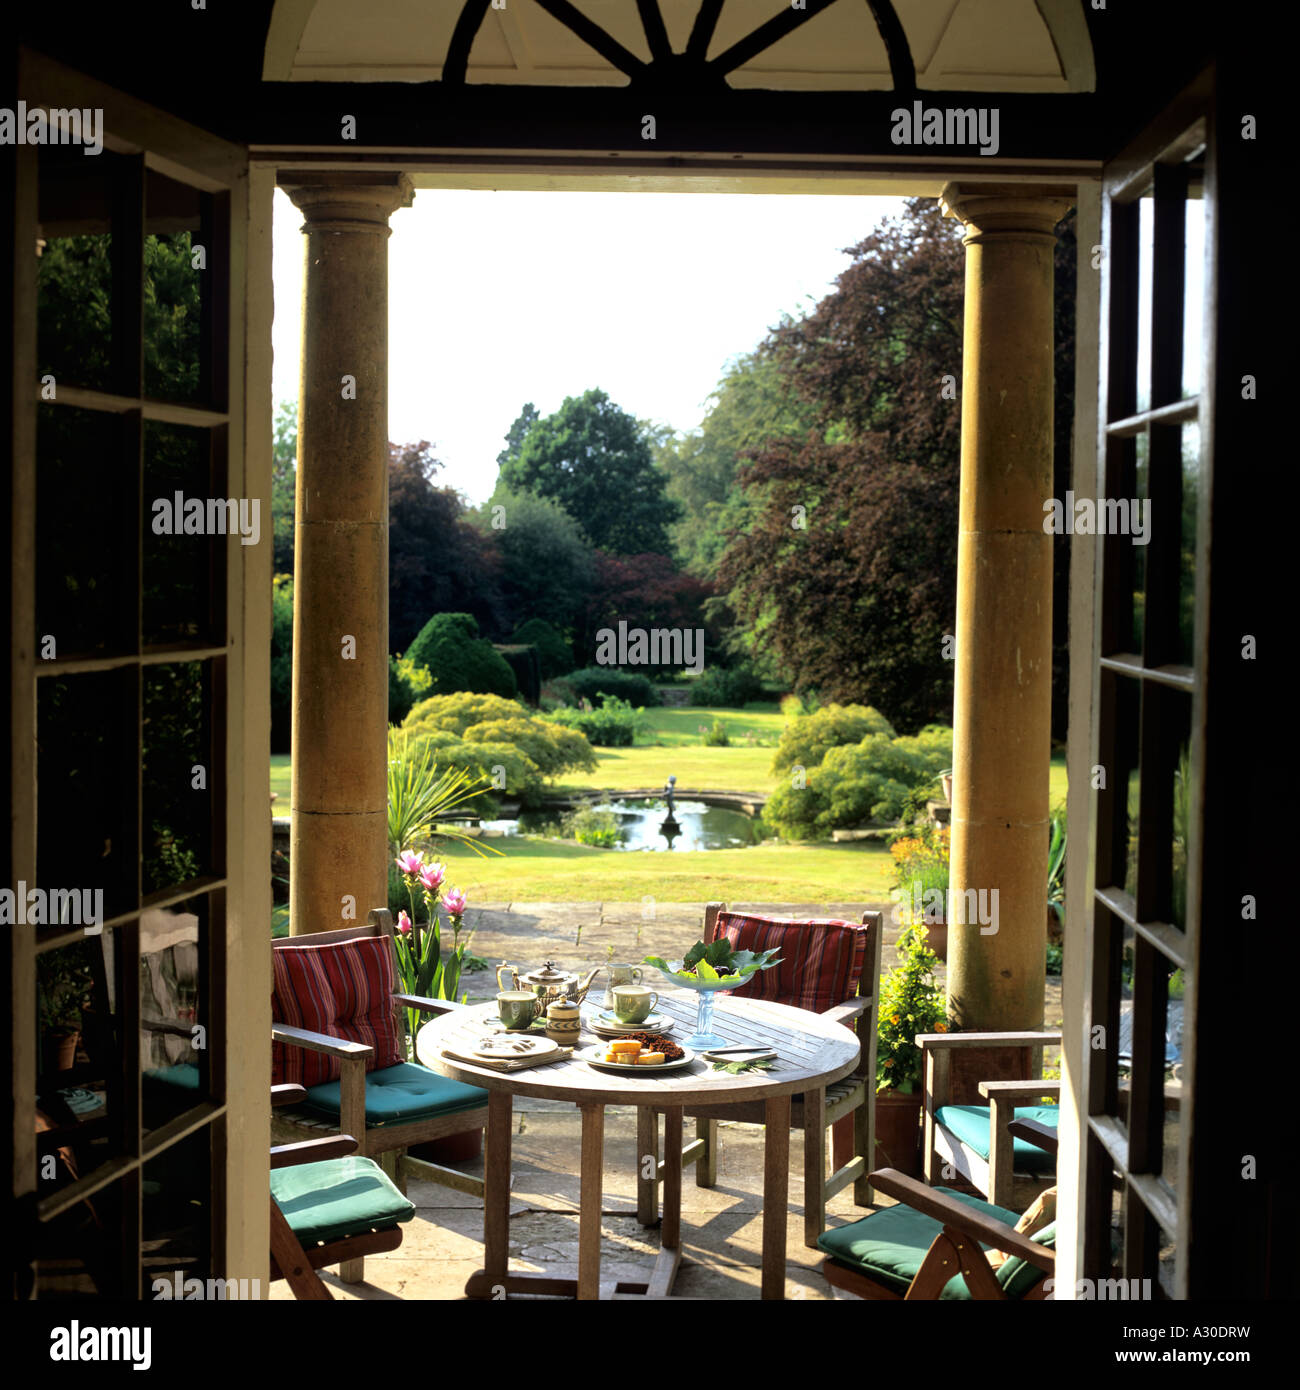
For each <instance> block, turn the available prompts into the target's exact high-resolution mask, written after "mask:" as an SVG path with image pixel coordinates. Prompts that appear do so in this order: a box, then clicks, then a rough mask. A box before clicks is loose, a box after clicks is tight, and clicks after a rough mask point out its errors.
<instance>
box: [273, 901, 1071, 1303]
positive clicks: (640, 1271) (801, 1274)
mask: <svg viewBox="0 0 1300 1390" xmlns="http://www.w3.org/2000/svg"><path fill="white" fill-rule="evenodd" d="M732 906H736V907H743V908H746V909H753V910H758V909H762V910H764V911H771V912H776V913H779V914H780V915H783V916H838V917H845V918H847V919H849V920H850V921H852V920H856V919H857V918H858V917H860V916H861V914H862V913H863V912H864V911H866V910H868V909H869V908H873V907H874V908H883V909H885V910H886V912H887V914H888V908H889V904H887V903H874V904H873V903H737V904H732ZM466 918H467V925H469V926H472V927H473V928H474V936H473V939H472V946H471V949H472V951H473V952H474V954H476V955H479V956H482V957H483V958H484V959H486V960H487V961H488V962H489V963H490V964H492V965H493V966H496V965H498V964H500V963H501V962H502V961H508V962H509V963H510V964H512V965H518V966H520V967H521V968H523V969H525V970H531V969H535V968H536V967H537V966H539V965H540V964H541V963H542V961H543V960H544V959H547V958H549V959H551V960H554V961H555V962H556V963H557V964H559V965H561V966H563V967H565V968H566V969H570V970H578V969H582V970H584V971H585V970H590V969H591V967H592V966H594V965H601V964H604V963H605V962H606V961H607V960H609V959H613V960H616V961H632V962H635V961H639V960H641V959H642V958H643V957H644V956H646V955H648V954H655V955H662V956H664V957H665V958H666V959H670V958H675V957H680V956H681V955H682V954H683V953H684V952H685V950H686V949H687V948H688V947H690V946H691V945H692V944H693V943H694V942H695V941H698V940H699V939H700V935H701V928H702V925H703V919H704V908H703V904H699V903H695V904H685V903H658V902H655V903H643V902H642V901H640V900H632V901H627V902H604V903H600V902H593V903H496V904H487V905H484V906H482V907H480V908H478V909H475V910H471V911H470V912H469V913H467V914H466ZM898 930H899V929H898V927H897V926H895V925H894V924H893V922H892V920H891V919H890V918H889V916H888V915H887V916H886V928H885V939H884V949H883V960H882V968H883V969H884V970H886V971H887V970H889V969H891V968H892V967H893V966H894V965H895V964H896V963H897V954H896V951H895V945H896V943H897V940H898ZM611 946H612V947H613V954H612V956H611V954H610V949H609V948H610V947H611ZM940 978H942V971H941V972H940ZM1059 983H1060V982H1059V981H1057V980H1049V981H1048V1000H1047V1014H1048V1019H1049V1025H1048V1026H1052V1024H1053V1023H1057V1024H1059V1021H1060V990H1059ZM465 987H466V989H467V990H468V991H469V995H470V998H471V1000H472V1001H477V1000H480V999H489V998H491V997H492V995H493V994H494V993H495V989H496V982H495V979H494V978H493V977H492V976H491V974H490V973H487V972H482V973H475V974H473V975H470V976H468V977H467V978H466V980H465ZM601 987H602V985H601V978H600V977H598V978H597V981H596V984H595V986H593V988H596V989H599V988H601ZM514 1123H515V1135H514V1141H513V1160H514V1163H513V1171H514V1177H513V1183H512V1199H511V1206H510V1227H511V1240H510V1245H511V1261H512V1268H514V1269H516V1270H519V1271H530V1272H541V1271H545V1272H546V1273H549V1274H552V1275H554V1276H556V1277H568V1278H573V1277H576V1274H577V1248H578V1246H577V1242H578V1220H577V1212H578V1177H577V1173H578V1155H579V1146H580V1124H579V1115H578V1111H577V1109H576V1107H574V1106H572V1105H569V1104H567V1103H565V1102H561V1101H547V1100H523V1099H516V1101H515V1111H514ZM719 1128H720V1144H719V1161H718V1184H717V1186H716V1187H714V1188H712V1189H704V1188H699V1187H697V1186H696V1185H695V1181H694V1169H693V1168H688V1169H687V1170H686V1173H685V1175H684V1181H683V1185H682V1241H683V1263H682V1267H681V1270H680V1271H679V1273H678V1277H677V1282H676V1287H675V1293H676V1295H677V1296H679V1297H684V1298H694V1299H732V1298H740V1299H745V1298H757V1297H758V1289H759V1272H760V1262H761V1256H760V1252H761V1247H762V1191H763V1177H762V1174H763V1131H762V1128H761V1127H760V1126H756V1125H741V1124H733V1123H727V1122H723V1123H722V1124H721V1125H720V1127H719ZM691 1131H692V1126H691V1125H690V1123H689V1122H688V1124H687V1134H688V1137H689V1135H690V1134H691ZM635 1163H636V1111H635V1110H634V1109H633V1108H632V1107H623V1106H617V1107H611V1108H610V1109H609V1110H608V1111H607V1112H606V1126H605V1184H604V1201H603V1208H602V1210H603V1217H602V1234H603V1250H602V1276H603V1277H604V1278H625V1279H629V1280H632V1279H642V1280H644V1278H645V1277H646V1271H647V1270H648V1269H649V1268H650V1267H651V1265H652V1264H653V1261H654V1255H655V1252H656V1250H657V1249H658V1231H657V1230H656V1229H655V1228H645V1227H642V1226H641V1225H640V1224H639V1223H638V1221H637V1219H636V1182H635V1176H636V1168H635ZM457 1166H459V1167H461V1168H463V1169H464V1171H466V1172H471V1173H474V1174H476V1175H478V1176H481V1175H482V1172H483V1161H482V1159H481V1158H479V1159H478V1160H476V1161H475V1162H473V1163H464V1164H459V1165H457ZM790 1168H791V1172H790V1205H789V1225H788V1247H787V1248H788V1257H787V1296H788V1297H789V1298H792V1299H812V1300H840V1299H848V1298H849V1297H850V1296H849V1295H847V1294H844V1293H841V1292H839V1291H837V1290H834V1289H832V1288H831V1287H830V1286H829V1285H828V1284H827V1283H826V1281H825V1280H824V1279H823V1278H822V1277H821V1275H820V1273H819V1272H818V1271H819V1266H820V1263H821V1257H820V1255H819V1253H818V1252H817V1251H815V1250H809V1249H807V1248H806V1247H805V1246H804V1244H803V1203H802V1193H803V1153H802V1145H801V1144H800V1143H799V1142H798V1139H797V1136H792V1142H791V1146H790ZM409 1196H410V1197H411V1199H412V1201H414V1202H415V1203H416V1207H417V1211H416V1215H415V1218H414V1219H413V1220H412V1221H411V1222H410V1223H408V1224H407V1225H406V1226H405V1228H404V1240H403V1242H402V1245H401V1247H400V1248H399V1249H398V1250H395V1251H393V1252H392V1253H391V1254H388V1255H378V1256H372V1257H371V1258H369V1259H367V1261H366V1280H365V1282H364V1283H362V1284H355V1285H347V1284H343V1283H341V1282H340V1281H339V1280H338V1278H337V1276H336V1274H334V1273H328V1272H327V1273H326V1274H325V1276H324V1277H325V1280H326V1282H327V1283H328V1284H329V1286H330V1289H331V1291H332V1292H333V1293H334V1296H335V1297H336V1298H342V1299H378V1300H382V1299H461V1298H463V1297H464V1288H465V1281H466V1280H467V1279H468V1278H469V1276H470V1275H471V1274H473V1273H474V1271H475V1270H477V1269H479V1268H481V1266H482V1232H483V1206H482V1202H481V1201H480V1200H479V1199H477V1198H474V1197H470V1196H468V1195H466V1194H463V1193H459V1192H452V1191H449V1190H448V1189H447V1188H443V1187H437V1186H434V1185H433V1184H429V1183H418V1182H413V1183H411V1184H410V1186H409ZM862 1215H864V1212H863V1210H862V1209H860V1208H858V1207H855V1206H854V1204H853V1196H852V1190H851V1189H850V1190H849V1191H847V1192H842V1193H840V1194H839V1195H838V1196H836V1197H835V1198H834V1199H833V1200H832V1201H831V1202H830V1204H829V1206H828V1224H830V1225H842V1224H844V1223H845V1222H847V1221H853V1220H856V1219H857V1218H858V1217H859V1216H862ZM289 1296H290V1294H289V1291H288V1287H287V1285H285V1284H283V1283H279V1284H275V1285H273V1286H272V1297H273V1298H286V1297H289ZM851 1301H856V1300H851Z"/></svg>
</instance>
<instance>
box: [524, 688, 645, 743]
mask: <svg viewBox="0 0 1300 1390" xmlns="http://www.w3.org/2000/svg"><path fill="white" fill-rule="evenodd" d="M644 715H645V711H644V710H640V709H633V708H632V706H631V705H629V704H628V703H627V701H626V700H620V699H618V698H617V696H610V698H609V699H607V700H606V701H605V703H604V704H603V705H602V706H601V707H600V708H599V709H557V710H553V711H552V712H551V713H550V714H548V715H546V716H544V717H545V718H546V719H547V720H548V721H549V722H551V723H553V724H560V725H563V726H564V727H565V728H569V729H576V730H578V731H579V732H580V733H582V734H585V735H586V737H587V739H588V740H589V741H590V742H591V743H594V744H595V745H596V747H598V748H631V746H632V744H633V742H634V740H635V738H636V736H637V734H638V733H639V732H640V731H641V730H642V729H643V728H644V727H645V717H644Z"/></svg>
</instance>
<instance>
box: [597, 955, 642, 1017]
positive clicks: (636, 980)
mask: <svg viewBox="0 0 1300 1390" xmlns="http://www.w3.org/2000/svg"><path fill="white" fill-rule="evenodd" d="M605 973H606V974H607V975H608V977H609V978H608V979H607V980H606V981H605V1007H606V1008H607V1009H612V1008H613V1007H614V986H615V985H639V984H640V983H641V967H640V966H639V965H615V964H614V963H613V962H612V961H611V962H610V964H609V965H607V966H606V967H605Z"/></svg>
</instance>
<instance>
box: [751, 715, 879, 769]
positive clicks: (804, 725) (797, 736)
mask: <svg viewBox="0 0 1300 1390" xmlns="http://www.w3.org/2000/svg"><path fill="white" fill-rule="evenodd" d="M872 734H883V735H885V737H886V738H893V737H894V727H893V725H892V724H891V723H890V722H889V720H888V719H886V718H885V716H884V715H883V714H881V713H880V711H879V710H877V709H873V708H872V707H871V706H870V705H827V706H826V707H825V708H824V709H819V710H817V711H816V713H814V714H805V715H800V716H799V717H798V718H797V719H792V720H791V721H790V722H789V723H788V724H787V725H786V726H785V729H784V730H783V731H782V734H781V742H780V743H779V744H777V748H776V754H775V755H774V756H773V758H772V771H773V772H789V771H790V769H791V768H792V767H796V766H798V767H802V768H804V769H805V770H806V771H811V770H812V769H813V768H815V767H817V766H818V764H820V762H821V761H822V759H823V758H824V757H825V756H826V754H827V753H828V752H829V751H830V750H831V749H832V748H838V747H840V746H841V745H843V744H852V743H861V742H862V740H863V739H864V738H867V737H869V736H870V735H872Z"/></svg>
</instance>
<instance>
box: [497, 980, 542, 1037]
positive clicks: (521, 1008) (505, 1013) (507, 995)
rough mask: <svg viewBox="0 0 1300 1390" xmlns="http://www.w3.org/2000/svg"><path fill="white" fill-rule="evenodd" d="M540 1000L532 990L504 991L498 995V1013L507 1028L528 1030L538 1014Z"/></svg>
mask: <svg viewBox="0 0 1300 1390" xmlns="http://www.w3.org/2000/svg"><path fill="white" fill-rule="evenodd" d="M538 1002H539V1001H538V998H537V996H536V995H535V994H534V993H533V992H532V990H530V989H503V990H502V991H501V993H500V994H498V995H497V1013H498V1014H500V1015H501V1022H502V1023H504V1024H505V1026H506V1027H507V1028H513V1029H523V1028H527V1027H528V1025H529V1024H530V1023H532V1021H533V1019H535V1018H536V1017H537V1014H538V1008H537V1005H538Z"/></svg>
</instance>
